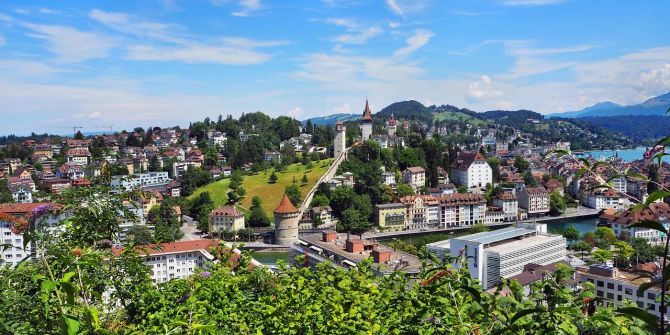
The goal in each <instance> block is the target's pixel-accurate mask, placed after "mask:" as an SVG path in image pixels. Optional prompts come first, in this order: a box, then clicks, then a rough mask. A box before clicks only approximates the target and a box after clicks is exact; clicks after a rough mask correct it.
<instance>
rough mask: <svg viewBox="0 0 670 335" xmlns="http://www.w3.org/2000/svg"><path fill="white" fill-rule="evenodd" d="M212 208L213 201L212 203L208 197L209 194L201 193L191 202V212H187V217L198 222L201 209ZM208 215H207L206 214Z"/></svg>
mask: <svg viewBox="0 0 670 335" xmlns="http://www.w3.org/2000/svg"><path fill="white" fill-rule="evenodd" d="M213 207H214V201H212V197H211V196H210V195H209V192H202V193H200V194H198V196H197V197H195V198H194V199H193V201H192V202H191V210H190V212H189V215H190V216H191V217H192V218H194V219H196V220H198V218H200V215H201V214H202V209H203V208H213ZM207 215H209V213H207Z"/></svg>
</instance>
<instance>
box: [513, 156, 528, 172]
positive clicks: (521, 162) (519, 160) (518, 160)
mask: <svg viewBox="0 0 670 335" xmlns="http://www.w3.org/2000/svg"><path fill="white" fill-rule="evenodd" d="M529 166H530V163H528V161H527V160H525V159H524V158H523V157H521V156H516V157H514V168H516V171H517V172H518V173H524V172H526V171H527V170H528V167H529Z"/></svg>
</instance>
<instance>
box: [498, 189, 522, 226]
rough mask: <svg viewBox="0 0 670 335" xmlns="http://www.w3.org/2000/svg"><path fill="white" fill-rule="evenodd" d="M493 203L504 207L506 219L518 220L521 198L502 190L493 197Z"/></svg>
mask: <svg viewBox="0 0 670 335" xmlns="http://www.w3.org/2000/svg"><path fill="white" fill-rule="evenodd" d="M493 204H494V205H495V206H498V207H500V208H502V211H503V215H504V216H505V221H516V219H517V217H518V212H519V199H518V198H517V196H516V195H515V194H513V193H510V192H502V193H500V194H499V195H498V196H496V197H495V198H493Z"/></svg>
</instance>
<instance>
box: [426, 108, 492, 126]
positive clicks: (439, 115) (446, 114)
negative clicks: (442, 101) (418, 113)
mask: <svg viewBox="0 0 670 335" xmlns="http://www.w3.org/2000/svg"><path fill="white" fill-rule="evenodd" d="M433 120H434V121H435V122H442V121H459V122H467V123H470V124H474V125H479V124H483V123H486V121H483V120H480V119H477V118H475V117H472V116H470V115H467V114H464V113H461V112H452V111H442V112H434V113H433Z"/></svg>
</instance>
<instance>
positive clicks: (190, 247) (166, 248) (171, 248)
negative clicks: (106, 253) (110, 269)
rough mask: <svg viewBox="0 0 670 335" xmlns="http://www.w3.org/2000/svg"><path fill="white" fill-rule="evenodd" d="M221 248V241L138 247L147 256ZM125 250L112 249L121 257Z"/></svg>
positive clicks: (184, 242) (182, 242)
mask: <svg viewBox="0 0 670 335" xmlns="http://www.w3.org/2000/svg"><path fill="white" fill-rule="evenodd" d="M217 246H219V241H217V240H193V241H177V242H170V243H161V244H149V245H144V246H141V247H136V248H135V249H136V250H137V252H138V253H140V254H144V255H145V256H146V255H163V254H174V253H178V252H188V251H197V250H207V251H209V249H210V248H212V247H217ZM122 251H123V248H119V247H115V248H112V252H113V253H114V254H115V255H116V256H119V255H121V252H122Z"/></svg>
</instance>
